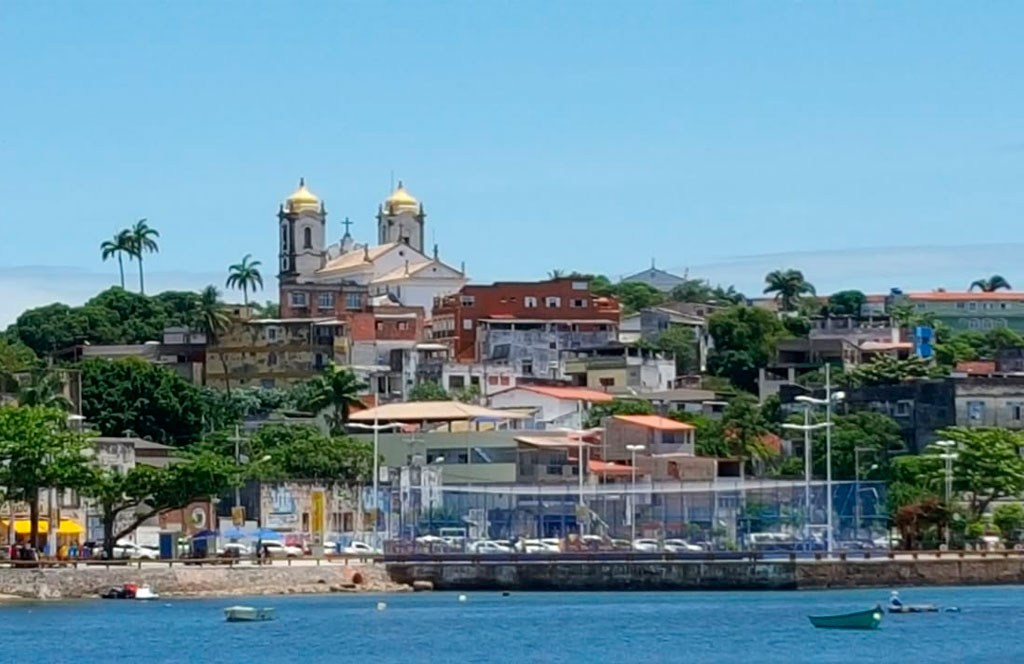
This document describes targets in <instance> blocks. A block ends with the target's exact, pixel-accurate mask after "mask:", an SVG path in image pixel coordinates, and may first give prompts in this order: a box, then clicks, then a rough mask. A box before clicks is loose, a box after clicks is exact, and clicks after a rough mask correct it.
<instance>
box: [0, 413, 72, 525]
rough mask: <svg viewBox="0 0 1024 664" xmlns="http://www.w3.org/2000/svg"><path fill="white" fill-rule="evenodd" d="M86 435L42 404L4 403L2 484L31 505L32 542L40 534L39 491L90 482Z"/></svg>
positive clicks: (1, 417) (0, 431)
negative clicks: (5, 404) (14, 404)
mask: <svg viewBox="0 0 1024 664" xmlns="http://www.w3.org/2000/svg"><path fill="white" fill-rule="evenodd" d="M86 444H87V439H86V437H85V436H84V435H82V434H81V433H79V432H76V431H72V430H70V429H68V427H67V415H65V413H64V412H63V411H61V410H58V409H56V408H46V407H43V406H10V405H8V406H0V486H2V487H4V489H5V494H6V498H7V499H8V500H14V501H22V502H26V503H28V505H29V519H30V522H31V529H32V530H31V541H32V543H33V544H35V543H36V542H38V536H39V492H40V491H41V490H42V489H49V488H57V489H80V488H81V487H82V486H83V485H84V484H85V482H86V481H87V462H88V459H87V457H86V455H85V448H86Z"/></svg>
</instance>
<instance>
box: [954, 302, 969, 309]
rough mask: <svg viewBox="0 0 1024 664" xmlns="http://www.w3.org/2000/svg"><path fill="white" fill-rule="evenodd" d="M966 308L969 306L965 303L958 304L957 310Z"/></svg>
mask: <svg viewBox="0 0 1024 664" xmlns="http://www.w3.org/2000/svg"><path fill="white" fill-rule="evenodd" d="M966 307H967V305H966V304H965V303H964V302H957V303H956V308H957V309H964V308H966Z"/></svg>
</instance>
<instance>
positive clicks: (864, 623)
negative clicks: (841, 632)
mask: <svg viewBox="0 0 1024 664" xmlns="http://www.w3.org/2000/svg"><path fill="white" fill-rule="evenodd" d="M807 617H808V618H809V619H810V621H811V624H812V625H814V626H815V627H818V628H820V629H876V628H877V627H878V624H879V623H881V622H882V607H881V605H876V606H875V608H873V609H868V610H867V611H856V612H854V613H842V614H839V615H835V616H807Z"/></svg>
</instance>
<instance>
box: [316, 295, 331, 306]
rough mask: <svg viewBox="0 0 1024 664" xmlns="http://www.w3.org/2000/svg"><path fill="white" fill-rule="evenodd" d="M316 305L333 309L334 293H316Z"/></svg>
mask: <svg viewBox="0 0 1024 664" xmlns="http://www.w3.org/2000/svg"><path fill="white" fill-rule="evenodd" d="M316 306H317V308H318V309H333V308H334V293H320V294H319V295H317V297H316Z"/></svg>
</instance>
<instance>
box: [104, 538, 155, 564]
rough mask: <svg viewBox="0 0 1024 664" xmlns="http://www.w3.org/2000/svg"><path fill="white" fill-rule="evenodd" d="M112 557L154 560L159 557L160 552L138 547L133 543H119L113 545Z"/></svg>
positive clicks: (146, 547) (147, 547) (150, 548)
mask: <svg viewBox="0 0 1024 664" xmlns="http://www.w3.org/2000/svg"><path fill="white" fill-rule="evenodd" d="M114 557H115V558H133V559H138V560H156V559H157V558H159V557H160V552H159V551H158V550H156V549H154V548H152V547H149V546H139V545H138V544H135V543H134V542H125V541H121V542H118V543H117V544H115V545H114Z"/></svg>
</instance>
